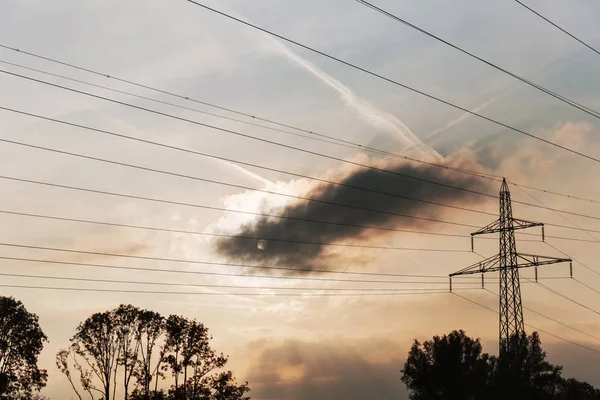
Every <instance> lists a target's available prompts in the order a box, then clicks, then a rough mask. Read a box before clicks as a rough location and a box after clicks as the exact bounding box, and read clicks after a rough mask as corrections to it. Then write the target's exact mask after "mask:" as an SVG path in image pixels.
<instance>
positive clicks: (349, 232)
mask: <svg viewBox="0 0 600 400" xmlns="http://www.w3.org/2000/svg"><path fill="white" fill-rule="evenodd" d="M453 166H456V164H454V165H453ZM461 166H462V167H464V168H467V169H469V168H471V169H473V168H477V166H474V165H464V164H463V165H461ZM383 168H385V169H386V170H389V171H393V172H394V173H395V174H401V175H407V176H412V177H416V178H419V179H420V180H417V179H411V178H406V177H401V176H398V175H395V174H393V173H388V172H383V171H381V170H375V169H366V168H359V169H356V170H354V171H352V172H351V173H349V174H348V175H346V176H345V178H344V179H342V180H341V183H343V184H344V185H346V186H340V185H332V184H326V183H324V184H317V185H315V186H313V188H312V189H311V190H310V191H309V192H308V193H307V194H306V195H304V197H309V198H311V199H316V200H318V201H304V200H298V201H296V202H293V203H291V204H288V205H287V206H286V207H284V208H283V209H280V210H265V211H267V212H269V213H271V214H273V213H278V214H279V215H282V216H286V217H291V218H299V219H309V220H317V221H326V222H330V223H335V224H351V225H366V226H377V227H385V228H411V229H413V228H418V229H439V228H440V227H443V225H441V224H439V223H435V222H431V221H426V220H423V219H414V218H406V217H400V216H397V215H392V214H393V213H396V214H397V213H400V214H406V215H417V216H419V217H422V218H429V219H435V218H439V217H440V216H442V215H443V214H444V213H445V212H447V210H448V209H447V208H445V207H440V206H437V205H433V204H431V203H426V202H417V201H411V200H407V199H403V198H399V197H397V196H405V197H409V198H416V199H422V200H425V201H430V202H442V203H449V204H455V205H456V204H460V205H463V206H465V205H467V206H468V205H471V204H474V203H476V202H479V201H482V200H484V199H485V198H484V197H482V196H478V195H474V194H472V193H468V192H466V191H461V190H456V189H452V188H449V187H448V186H444V185H450V186H457V187H462V188H467V189H473V190H478V191H484V192H488V193H489V192H491V189H490V188H488V187H487V185H488V184H489V181H485V180H482V179H480V178H477V177H474V176H472V175H466V174H460V173H457V172H453V171H446V170H443V169H441V168H439V167H435V166H428V165H424V164H419V165H413V164H409V163H402V164H397V163H396V164H390V163H388V164H387V165H385V166H384V167H383ZM426 181H434V182H439V183H440V184H441V185H435V184H431V183H428V182H426ZM353 187H360V188H367V189H370V190H374V191H379V192H386V193H391V194H393V195H395V196H390V195H382V194H379V193H373V192H366V191H363V190H358V189H355V188H353ZM326 203H339V204H344V205H348V206H352V207H360V208H369V209H375V210H380V211H386V212H389V213H387V214H385V213H379V212H372V211H365V210H358V209H353V208H347V207H340V206H335V205H332V204H326ZM390 213H392V214H390ZM385 233H386V232H385V231H381V230H372V229H361V228H353V227H348V226H343V225H331V224H321V223H314V222H304V221H298V220H293V219H280V218H269V217H259V218H258V219H256V220H255V221H253V222H252V223H250V224H247V225H244V226H242V229H241V231H240V232H239V233H238V237H236V238H227V239H220V240H218V241H217V242H216V249H217V251H218V253H219V254H221V255H223V256H225V257H227V258H228V259H230V260H235V261H242V262H247V263H261V264H278V265H281V266H293V267H294V268H303V269H306V270H307V271H310V270H317V269H319V268H320V267H321V266H322V265H323V264H324V261H323V257H322V256H323V253H324V252H325V249H326V248H327V247H328V246H318V245H306V244H299V243H285V242H277V241H272V240H271V241H269V240H268V239H269V238H271V239H279V240H293V241H303V242H341V241H344V240H347V239H355V240H365V239H367V238H368V239H371V238H373V237H376V235H383V234H385ZM240 237H251V238H261V239H262V240H244V239H241V238H240Z"/></svg>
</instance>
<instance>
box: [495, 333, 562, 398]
mask: <svg viewBox="0 0 600 400" xmlns="http://www.w3.org/2000/svg"><path fill="white" fill-rule="evenodd" d="M510 341H511V343H510V346H509V348H510V351H508V352H503V353H502V354H501V355H500V357H499V358H498V359H495V360H493V361H494V362H493V363H494V367H493V373H492V387H493V393H494V394H495V396H496V397H497V398H498V399H506V398H510V397H512V398H527V399H532V400H535V399H551V398H554V396H555V395H556V393H557V391H558V390H559V388H560V385H561V383H562V378H561V376H560V375H561V370H562V367H560V366H555V365H552V364H550V363H549V362H548V361H546V352H544V351H543V350H542V343H541V341H540V337H539V335H538V333H537V332H534V333H532V334H531V335H530V336H527V335H522V336H513V337H512V338H510Z"/></svg>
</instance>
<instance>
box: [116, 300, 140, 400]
mask: <svg viewBox="0 0 600 400" xmlns="http://www.w3.org/2000/svg"><path fill="white" fill-rule="evenodd" d="M140 314H141V310H140V309H139V308H137V307H134V306H132V305H123V304H121V305H120V306H119V307H118V308H117V309H115V310H113V311H112V312H111V316H112V319H113V326H114V328H115V330H116V335H117V342H118V347H119V359H118V363H119V365H120V366H122V367H123V372H122V373H123V397H124V399H125V400H129V386H130V383H131V378H132V377H134V375H135V373H136V372H137V371H138V369H139V362H138V356H139V352H140V346H141V335H140V328H139V326H138V325H139V317H140ZM115 387H116V384H115Z"/></svg>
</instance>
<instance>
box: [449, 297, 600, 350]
mask: <svg viewBox="0 0 600 400" xmlns="http://www.w3.org/2000/svg"><path fill="white" fill-rule="evenodd" d="M453 294H454V295H455V296H458V297H460V298H461V299H463V300H466V301H468V302H469V303H471V304H475V305H477V306H479V307H481V308H484V309H486V310H488V311H491V312H493V313H494V314H496V315H497V314H498V311H497V310H494V309H493V308H491V307H488V306H486V305H485V304H481V303H479V302H477V301H475V300H472V299H469V298H468V297H465V296H461V295H460V294H458V293H453ZM525 326H528V327H530V328H532V329H534V330H536V331H539V332H542V333H545V334H547V335H550V336H553V337H555V338H557V339H559V340H562V341H565V342H567V343H570V344H572V345H574V346H577V347H580V348H582V349H586V350H589V351H591V352H594V353H596V354H600V350H596V349H594V348H592V347H589V346H586V345H583V344H580V343H577V342H574V341H572V340H569V339H567V338H565V337H562V336H559V335H556V334H554V333H551V332H548V331H547V330H544V329H540V328H536V327H535V326H533V325H531V324H528V323H525Z"/></svg>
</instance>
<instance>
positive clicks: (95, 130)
mask: <svg viewBox="0 0 600 400" xmlns="http://www.w3.org/2000/svg"><path fill="white" fill-rule="evenodd" d="M0 110H4V111H9V112H14V113H17V114H21V115H26V116H29V117H34V118H39V119H43V120H47V121H51V122H55V123H59V124H63V125H68V126H73V127H77V128H81V129H86V130H90V131H94V132H98V133H103V134H107V135H111V136H117V137H120V138H124V139H129V140H133V141H137V142H141V143H146V144H151V145H154V146H159V147H164V148H168V149H171V150H177V151H183V152H187V153H191V154H195V155H199V156H203V157H208V158H213V159H218V160H224V161H228V162H233V163H236V164H241V165H246V166H251V167H255V168H260V169H264V170H268V171H271V172H279V173H283V174H287V175H291V176H296V177H301V178H306V179H310V180H314V181H317V182H322V183H327V184H331V185H336V186H342V187H347V188H351V189H356V190H361V191H365V192H369V193H374V194H380V195H384V196H389V197H394V198H399V199H404V200H410V201H416V202H420V203H426V204H431V205H436V206H440V207H447V208H452V209H456V210H461V211H469V212H474V213H478V214H485V215H490V216H492V215H495V214H494V213H490V212H486V211H482V210H473V209H471V208H467V207H460V206H455V205H452V204H444V203H439V202H435V201H430V200H424V199H418V198H415V197H410V196H404V195H399V194H395V193H390V192H384V191H381V190H374V189H368V188H363V187H360V186H356V185H350V184H346V183H342V182H335V181H331V180H327V179H322V178H317V177H313V176H308V175H303V174H297V173H293V172H288V171H284V170H281V169H275V168H269V167H264V166H262V165H257V164H251V163H246V162H243V161H239V160H233V159H230V158H225V157H219V156H215V155H211V154H207V153H202V152H198V151H195V150H189V149H185V148H182V147H176V146H171V145H167V144H164V143H159V142H155V141H150V140H146V139H141V138H137V137H134V136H129V135H123V134H119V133H115V132H110V131H106V130H102V129H97V128H93V127H90V126H86V125H80V124H74V123H70V122H67V121H63V120H58V119H55V118H49V117H44V116H41V115H37V114H32V113H28V112H25V111H20V110H15V109H12V108H8V107H2V106H0ZM0 141H2V142H5V143H10V144H14V145H18V146H25V147H30V148H35V149H38V150H45V151H51V152H55V153H60V154H65V155H69V156H73V157H80V158H87V159H90V160H94V161H100V162H107V163H111V164H117V165H121V166H126V167H130V168H137V169H144V170H147V171H151V172H158V173H163V174H165V173H166V174H169V175H176V176H179V177H182V178H188V179H195V180H198V179H200V180H202V181H205V182H209V183H214V184H218V185H225V186H231V184H229V183H224V182H218V181H214V180H207V179H202V178H197V177H191V176H187V175H183V174H173V173H171V172H166V171H162V170H157V169H152V168H146V167H140V166H136V165H132V164H126V163H121V162H117V161H111V160H107V159H102V158H97V157H90V156H85V155H82V154H79V153H72V152H67V151H62V150H58V149H53V148H49V147H44V146H37V145H33V144H29V143H24V142H18V141H15V140H9V139H0ZM233 186H234V187H237V188H241V189H246V190H255V191H259V192H265V193H269V194H275V195H279V196H285V197H294V198H298V199H301V200H308V199H307V198H304V197H298V196H293V195H289V194H285V193H277V192H272V191H265V190H263V189H256V188H250V187H246V186H240V185H233ZM309 201H314V200H309ZM329 204H332V203H329ZM333 204H336V205H340V204H339V203H333ZM366 211H373V210H372V209H369V210H366ZM376 212H379V211H376ZM409 218H412V217H409Z"/></svg>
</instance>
